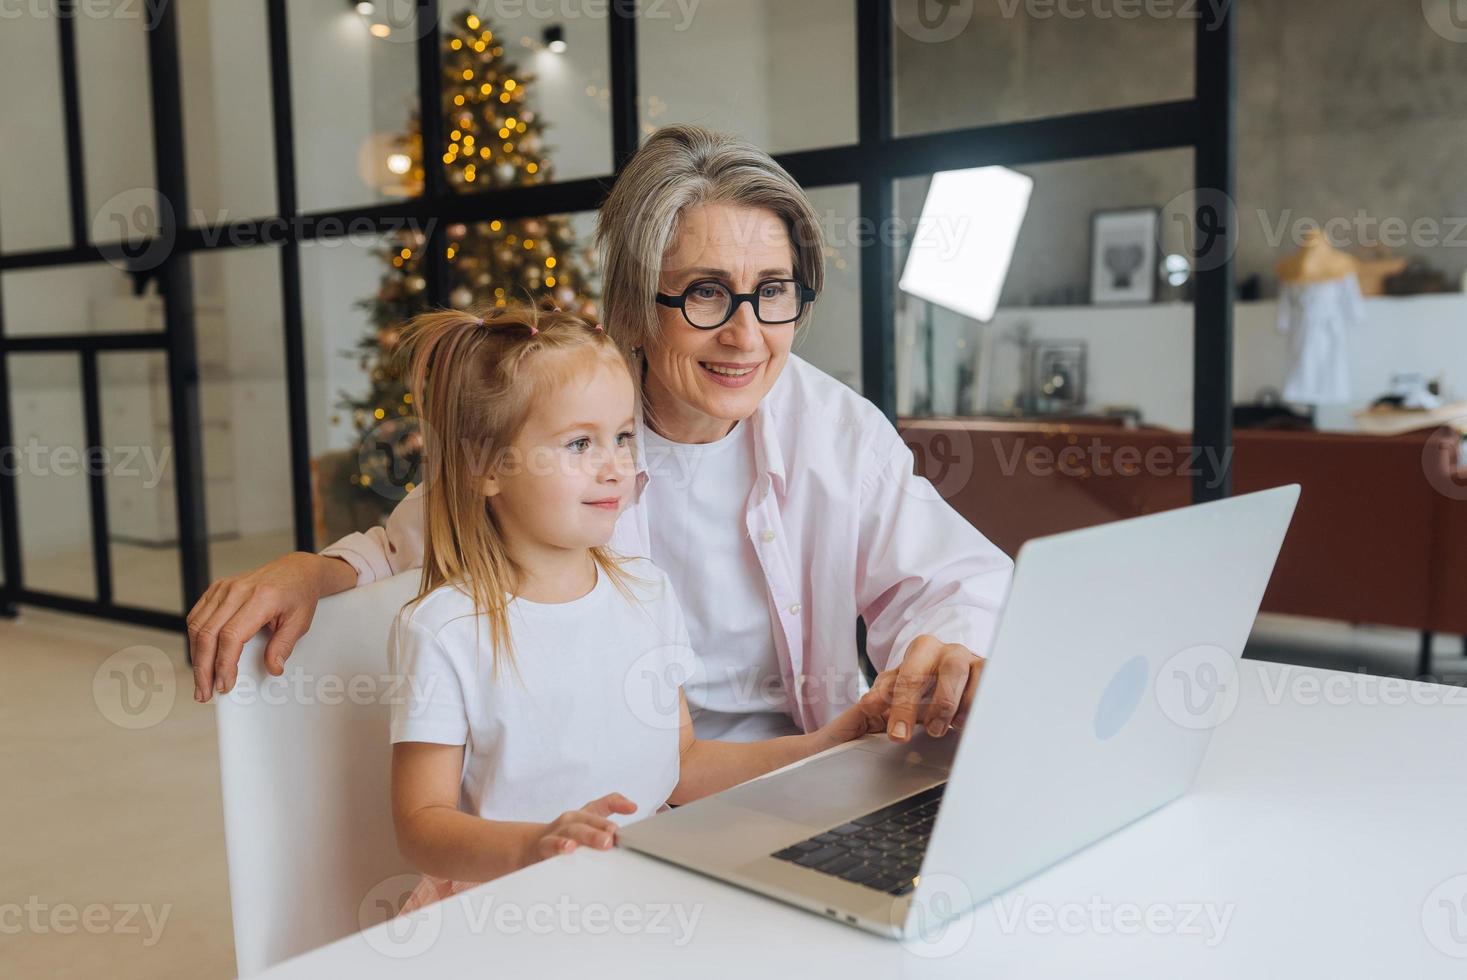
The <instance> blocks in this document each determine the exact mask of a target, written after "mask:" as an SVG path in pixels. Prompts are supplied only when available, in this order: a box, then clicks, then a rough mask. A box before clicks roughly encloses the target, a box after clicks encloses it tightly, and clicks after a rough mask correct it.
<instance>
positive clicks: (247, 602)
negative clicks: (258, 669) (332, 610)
mask: <svg viewBox="0 0 1467 980" xmlns="http://www.w3.org/2000/svg"><path fill="white" fill-rule="evenodd" d="M355 584H356V572H355V570H353V569H352V567H351V566H350V565H348V564H347V563H346V562H345V561H343V560H342V559H340V558H327V557H324V556H322V555H314V554H310V553H308V552H304V551H298V552H294V553H292V554H289V555H286V556H285V557H283V558H277V559H275V560H274V561H272V562H270V563H269V564H267V565H262V566H260V567H259V568H257V569H255V570H254V571H252V572H247V573H245V574H244V575H234V576H231V577H229V578H222V579H220V580H219V581H217V582H215V583H214V584H213V585H211V586H209V588H208V591H206V592H205V593H204V594H203V596H202V597H200V599H199V601H198V602H197V603H195V604H194V607H193V609H191V610H189V614H188V645H189V652H190V654H191V656H192V658H193V662H194V700H195V701H199V702H207V701H208V700H209V699H210V698H211V697H213V696H214V692H215V691H218V692H219V693H221V694H227V693H229V691H230V690H231V689H233V687H234V682H235V678H236V677H238V675H239V655H240V651H241V650H243V648H244V645H245V644H246V643H248V642H249V640H250V637H252V636H254V635H255V634H256V633H258V632H259V631H260V629H261V628H262V627H265V626H269V627H270V628H271V629H272V630H273V631H274V635H273V636H271V637H270V642H269V643H268V644H267V645H266V647H265V669H266V670H268V671H269V672H270V673H272V674H274V675H276V676H279V675H280V674H282V673H284V672H285V660H286V658H287V657H289V656H290V651H291V650H292V649H294V647H295V644H296V641H297V640H299V639H300V638H301V637H302V636H304V635H305V633H306V630H308V629H310V628H311V619H312V617H314V616H315V615H316V603H317V602H319V601H320V599H321V596H323V595H331V594H332V593H335V592H342V591H344V590H346V589H349V588H351V587H352V586H353V585H355Z"/></svg>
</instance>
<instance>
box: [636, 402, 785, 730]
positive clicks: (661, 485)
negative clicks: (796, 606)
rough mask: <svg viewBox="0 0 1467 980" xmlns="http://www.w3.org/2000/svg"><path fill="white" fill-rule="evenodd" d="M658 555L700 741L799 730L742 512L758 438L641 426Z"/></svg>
mask: <svg viewBox="0 0 1467 980" xmlns="http://www.w3.org/2000/svg"><path fill="white" fill-rule="evenodd" d="M643 431H644V434H645V442H644V445H643V450H644V452H645V455H646V459H647V470H648V474H649V477H650V479H649V481H648V483H647V490H646V494H647V515H648V525H649V530H650V532H651V544H652V556H651V557H652V560H653V561H655V562H656V563H657V564H658V566H660V567H661V568H664V569H666V570H667V573H668V575H669V576H671V578H672V580H673V581H674V582H677V583H678V598H679V599H680V600H681V601H682V609H683V615H684V616H686V617H687V624H688V635H689V637H690V638H691V640H692V644H693V651H694V652H695V653H696V654H697V667H696V669H695V671H694V675H693V677H692V679H690V680H689V681H688V684H687V688H686V694H687V696H688V708H689V710H690V711H691V712H692V715H693V728H694V730H695V731H696V732H697V734H698V737H699V738H704V739H721V740H726V741H732V742H754V741H759V740H761V739H766V738H775V737H777V736H780V735H796V734H799V732H800V728H799V726H797V725H796V724H795V722H794V719H793V718H792V717H791V716H790V712H789V707H788V705H789V698H788V693H787V692H786V690H785V686H784V678H783V675H781V673H780V670H779V660H778V655H777V653H776V652H775V648H774V627H773V621H772V620H771V618H770V611H769V594H768V588H767V586H766V585H765V581H764V572H763V570H762V569H761V568H760V567H759V556H758V555H757V554H756V553H755V551H754V542H753V541H752V540H750V538H749V532H748V528H747V527H746V526H745V522H744V512H745V509H746V506H745V505H746V504H747V503H748V499H749V494H750V493H751V492H752V491H753V489H754V437H753V429H752V428H751V427H750V426H749V425H748V424H747V423H746V422H739V423H737V424H736V425H735V426H734V427H733V430H732V431H731V432H729V434H728V435H726V436H724V437H723V438H722V439H720V440H718V441H717V442H710V443H706V444H703V445H687V444H684V443H678V442H670V441H668V440H667V439H664V438H663V437H662V436H659V435H658V434H657V433H655V432H653V431H652V430H651V428H645V429H644V430H643Z"/></svg>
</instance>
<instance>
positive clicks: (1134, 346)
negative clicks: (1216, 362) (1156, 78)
mask: <svg viewBox="0 0 1467 980" xmlns="http://www.w3.org/2000/svg"><path fill="white" fill-rule="evenodd" d="M1014 169H1016V170H1018V171H1020V172H1021V173H1024V174H1027V175H1028V176H1030V177H1031V178H1032V179H1033V181H1034V184H1033V190H1032V193H1031V197H1030V201H1029V208H1028V212H1027V215H1026V216H1025V218H1024V222H1023V224H1022V226H1021V228H1020V231H1019V236H1018V241H1017V244H1016V246H1015V251H1014V257H1013V260H1012V262H1011V264H1010V267H1009V271H1008V275H1007V278H1006V279H1005V282H1004V286H1003V290H1002V292H1001V294H1000V302H999V308H998V312H997V313H996V315H995V316H994V318H993V320H992V321H991V322H990V323H988V324H980V323H979V322H978V321H976V320H973V319H970V318H968V317H966V316H963V315H961V314H959V313H956V312H953V311H951V310H948V309H944V308H942V307H940V306H937V305H936V304H931V303H928V302H926V301H925V300H921V299H918V298H917V297H914V296H908V295H905V294H903V293H901V292H900V291H898V298H897V310H898V316H897V325H896V329H897V355H898V356H897V398H898V412H899V413H900V414H902V415H1004V416H1010V415H1021V416H1025V417H1032V416H1064V417H1069V416H1077V415H1078V416H1112V415H1118V414H1120V413H1122V412H1125V413H1130V415H1131V417H1132V418H1138V420H1139V421H1140V422H1141V423H1142V424H1150V425H1162V426H1166V427H1168V428H1174V429H1182V430H1186V429H1190V428H1191V425H1192V307H1191V303H1190V297H1191V292H1190V290H1191V287H1190V281H1186V282H1183V283H1181V284H1179V285H1171V284H1170V283H1168V282H1167V281H1166V280H1165V279H1164V278H1163V277H1162V276H1161V275H1160V266H1161V263H1162V261H1163V259H1164V257H1165V256H1167V255H1173V254H1178V253H1181V252H1183V236H1182V229H1181V227H1180V225H1179V224H1178V223H1177V222H1176V221H1172V220H1163V217H1162V216H1163V215H1165V214H1172V213H1173V212H1175V210H1176V206H1175V205H1172V206H1171V207H1168V205H1169V203H1170V202H1173V201H1175V200H1177V199H1179V198H1183V197H1184V195H1186V194H1187V192H1188V190H1189V187H1190V184H1191V182H1192V152H1191V151H1190V150H1173V151H1165V152H1156V153H1143V154H1131V155H1123V156H1115V157H1100V158H1094V159H1085V160H1073V161H1066V162H1063V163H1052V164H1041V165H1035V166H1024V167H1016V168H1014ZM930 183H931V181H930V179H929V178H925V177H924V178H912V179H909V180H902V181H898V182H897V185H896V201H897V210H898V214H897V219H898V220H897V229H898V231H899V232H900V233H901V234H902V235H903V236H905V238H906V240H905V241H903V242H901V243H900V244H901V247H900V248H899V251H898V259H897V271H898V275H900V274H901V271H902V269H903V268H904V266H905V263H906V260H907V256H908V253H909V251H910V250H911V249H912V248H913V247H915V246H914V245H913V244H912V236H913V235H914V234H915V233H916V232H917V231H918V229H919V224H918V220H919V218H920V217H921V216H922V214H923V205H924V203H925V201H926V196H927V191H928V186H929V184H930ZM982 220H983V216H982V215H972V214H966V215H964V214H952V215H937V216H933V218H932V219H929V222H930V223H929V224H928V225H926V226H925V230H924V231H923V232H922V233H923V235H924V238H923V240H922V244H923V247H930V248H943V247H946V246H949V245H952V244H953V242H952V241H950V240H948V236H954V235H963V234H969V233H971V230H972V229H973V228H975V227H979V226H980V224H981V222H982ZM1138 228H1140V229H1142V230H1140V231H1138V230H1137V229H1138ZM1122 259H1124V260H1125V261H1121V260H1122ZM1117 263H1118V264H1117ZM1096 270H1098V271H1096ZM1122 283H1125V284H1129V286H1128V287H1127V289H1122V288H1121V284H1122ZM1128 290H1129V291H1128ZM1081 346H1083V348H1084V353H1083V355H1081V354H1079V353H1078V351H1079V349H1080V347H1081ZM1067 351H1068V352H1067ZM1046 364H1048V365H1049V366H1050V367H1052V368H1055V369H1056V370H1053V371H1050V373H1049V374H1047V375H1045V374H1044V373H1043V370H1042V369H1043V368H1044V366H1045V365H1046ZM1056 374H1058V375H1060V376H1061V377H1062V378H1063V379H1064V383H1063V384H1062V385H1061V387H1065V386H1066V385H1067V386H1068V387H1067V388H1066V390H1067V391H1068V392H1070V393H1071V395H1070V396H1066V395H1065V394H1064V393H1063V392H1061V391H1058V390H1048V391H1047V390H1046V385H1050V384H1052V383H1053V381H1054V376H1055V375H1056ZM1072 398H1078V400H1072Z"/></svg>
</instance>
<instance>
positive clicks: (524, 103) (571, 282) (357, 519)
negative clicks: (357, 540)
mask: <svg viewBox="0 0 1467 980" xmlns="http://www.w3.org/2000/svg"><path fill="white" fill-rule="evenodd" d="M533 83H534V77H533V76H531V75H526V74H524V73H523V72H521V71H520V70H519V68H518V66H517V65H515V64H514V63H513V62H512V61H510V60H509V59H508V58H507V57H506V55H505V49H504V39H503V38H502V37H500V35H499V34H498V33H497V32H495V31H493V30H492V29H491V28H490V27H489V25H488V24H486V23H484V22H483V21H482V20H481V19H480V18H479V17H478V16H476V15H475V14H473V13H470V12H464V13H461V14H459V15H458V16H457V17H455V18H454V19H453V22H452V25H451V26H449V27H445V29H444V37H443V129H444V137H445V139H446V141H447V145H446V146H445V147H444V148H443V149H442V150H441V151H440V152H439V153H438V154H437V158H438V160H435V162H438V161H441V163H442V165H443V166H444V167H445V169H446V172H447V179H448V185H449V187H451V188H453V189H454V190H456V191H459V192H465V193H468V192H473V191H476V190H481V189H488V188H498V187H523V186H528V185H532V184H538V183H543V182H546V181H549V180H552V179H553V177H554V168H553V166H552V165H551V162H550V160H549V159H548V158H547V156H546V148H545V147H544V145H543V142H542V138H543V133H544V129H545V124H544V122H543V121H542V120H541V119H540V116H539V114H538V113H537V112H536V111H535V110H534V109H533V108H532V107H531V106H530V104H529V99H528V90H529V88H530V87H531V85H532V84H533ZM420 133H421V127H420V125H419V123H418V120H417V118H416V116H414V117H413V119H412V120H411V121H410V124H409V131H408V132H407V133H404V134H402V135H401V136H400V137H398V138H397V139H395V140H394V141H393V143H392V146H391V149H390V152H389V154H388V160H387V168H388V171H389V172H391V173H393V174H395V175H397V176H398V177H400V182H399V183H398V184H397V185H396V186H395V187H394V188H393V190H394V191H395V192H397V193H400V194H402V195H405V196H410V195H413V194H417V193H420V192H421V190H422V186H423V167H424V159H423V157H424V150H423V145H422V138H421V135H420ZM426 244H427V238H426V236H425V235H424V234H423V233H422V232H421V231H403V232H400V233H398V234H395V235H394V236H393V237H392V238H391V239H389V240H388V241H387V243H385V244H384V246H383V247H381V248H379V249H377V250H375V251H374V253H373V254H375V255H377V256H378V257H379V258H380V259H381V260H382V262H383V265H384V266H385V268H384V271H383V274H382V279H381V282H380V284H379V287H378V290H377V294H376V295H375V296H372V297H370V298H368V299H364V300H362V301H361V302H360V303H358V304H357V305H358V307H359V308H361V309H362V310H364V311H365V312H366V314H367V318H368V320H369V322H370V323H371V329H370V330H369V331H368V332H367V333H366V335H365V336H364V337H363V338H362V340H361V341H360V343H359V344H358V345H357V347H356V349H355V350H352V351H348V352H346V353H347V354H348V356H351V357H354V358H356V359H357V360H358V362H359V363H360V365H361V368H362V371H363V372H364V373H365V374H366V375H367V376H368V378H369V380H370V387H369V390H368V391H367V393H366V394H365V395H364V396H362V397H359V398H358V397H353V396H351V395H350V394H348V393H346V392H342V393H341V401H339V402H338V403H337V404H338V407H339V408H341V409H343V410H348V411H350V412H351V418H352V423H353V425H354V427H355V428H356V430H357V434H358V436H359V440H358V443H359V445H360V447H361V448H360V451H359V452H354V453H353V454H352V456H353V457H354V458H353V459H352V460H350V461H343V463H342V464H341V465H339V466H337V467H333V468H332V470H333V471H332V473H331V474H330V477H329V478H326V474H322V473H319V472H318V482H319V483H320V484H321V486H322V491H323V496H324V497H325V498H326V499H324V500H323V502H322V503H323V511H324V512H325V513H326V514H328V515H331V516H333V517H334V518H335V523H336V525H337V526H335V527H329V528H326V529H325V530H327V532H328V533H329V534H332V535H334V533H335V532H340V531H343V530H348V529H360V528H361V527H364V526H370V525H371V524H374V523H377V522H378V521H379V520H381V518H382V517H383V516H384V515H385V514H386V513H387V512H389V511H390V510H391V509H392V507H393V506H394V505H395V504H396V503H397V501H398V500H400V499H401V498H402V497H403V496H405V495H406V494H407V493H409V492H410V491H411V490H412V487H413V483H414V481H415V480H416V478H417V463H418V458H419V455H420V450H421V445H422V440H421V438H420V436H419V434H418V432H417V428H416V424H415V420H414V418H413V416H412V413H411V408H412V402H411V397H412V396H411V393H410V392H409V391H408V390H407V386H406V383H405V380H404V377H403V374H404V370H405V368H406V365H403V364H400V363H398V359H397V358H396V356H395V355H396V347H397V339H398V328H399V326H400V325H401V324H402V322H403V321H404V320H406V319H408V318H409V317H411V316H413V315H414V314H416V313H419V312H421V311H423V310H424V309H426V308H427V305H428V303H427V296H426V289H427V281H426V278H425V276H424V267H423V261H424V257H425V256H424V250H425V247H426ZM445 257H446V259H447V269H448V278H449V290H450V291H449V297H448V298H449V303H450V304H451V305H452V306H454V307H456V308H459V309H462V308H464V307H467V306H470V305H471V304H477V303H493V304H494V305H497V306H504V305H506V304H507V303H510V302H515V301H532V302H533V301H538V300H540V299H542V298H543V297H547V296H549V297H552V298H553V299H554V300H555V302H556V303H557V304H558V305H559V306H560V307H561V308H562V309H572V310H580V311H582V312H584V313H587V314H589V315H592V316H594V315H595V312H596V298H597V297H596V293H595V291H594V288H593V284H592V282H591V281H590V278H589V275H588V270H589V269H590V268H591V267H592V256H591V254H590V249H589V248H587V247H583V246H580V245H579V244H578V243H577V241H576V236H575V233H574V231H573V230H572V228H571V225H570V222H569V221H568V220H567V219H566V218H564V217H558V216H556V217H545V218H520V219H511V220H503V221H500V220H491V221H482V222H474V223H460V224H452V225H449V226H448V228H447V245H446V253H445ZM342 475H344V476H345V479H341V476H342ZM343 521H344V522H345V523H344V524H343ZM326 523H328V524H330V523H332V521H329V520H328V521H326Z"/></svg>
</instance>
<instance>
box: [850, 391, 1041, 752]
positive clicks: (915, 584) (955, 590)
mask: <svg viewBox="0 0 1467 980" xmlns="http://www.w3.org/2000/svg"><path fill="white" fill-rule="evenodd" d="M873 426H875V427H879V432H878V439H877V444H878V446H879V447H880V448H879V449H878V450H877V453H876V457H875V458H874V462H873V465H871V466H870V467H869V468H868V470H867V472H866V473H865V474H864V475H863V477H862V482H861V491H860V496H859V503H858V506H859V507H860V514H859V515H858V517H859V527H860V531H859V533H860V544H859V553H860V564H859V566H858V568H857V573H856V604H857V608H858V609H859V610H860V612H861V616H862V618H863V619H864V620H865V622H866V639H867V649H868V651H869V653H870V657H871V662H872V663H873V664H874V665H875V666H876V668H877V669H878V670H880V671H881V672H882V673H881V675H880V676H879V677H878V678H877V681H876V683H875V685H873V687H872V690H871V692H870V694H869V695H868V698H871V699H872V700H874V701H876V702H877V703H882V704H886V705H889V707H890V716H889V719H888V728H887V731H888V732H889V733H890V734H891V736H892V737H893V738H895V739H898V740H904V739H906V738H909V737H911V735H912V733H913V732H914V731H915V730H916V727H917V726H918V725H925V726H926V728H927V731H928V734H930V735H934V736H937V735H943V734H946V732H947V731H948V729H949V727H951V726H953V725H954V724H958V725H961V723H962V721H963V719H964V716H965V715H966V712H967V709H968V706H969V705H970V704H971V703H972V700H973V695H974V693H975V692H976V690H977V685H978V678H979V675H980V673H981V672H982V665H983V661H982V655H983V654H986V653H987V652H988V648H989V645H990V644H991V642H992V639H993V633H994V630H995V628H996V626H997V624H998V614H999V611H1000V609H1001V608H1002V606H1003V603H1004V601H1005V599H1006V598H1007V596H1008V588H1009V583H1010V581H1011V580H1012V578H1013V569H1014V562H1013V560H1012V559H1011V558H1009V556H1008V555H1006V554H1004V553H1003V551H1002V550H1000V549H999V548H998V547H997V546H995V545H994V544H993V542H991V541H989V540H988V538H986V537H984V535H983V534H982V533H981V532H979V531H978V529H977V528H975V527H973V525H972V524H970V523H968V521H967V520H966V519H965V518H964V517H963V516H962V515H961V514H959V513H958V512H957V511H955V510H953V508H952V507H951V506H950V505H949V504H948V503H947V501H945V500H943V499H942V497H941V495H939V494H938V492H937V490H936V489H935V488H934V487H933V486H932V484H931V483H929V482H928V481H927V480H926V479H925V478H924V477H920V476H917V475H915V474H914V472H913V469H914V460H913V456H912V451H911V449H909V448H908V447H907V445H906V443H905V442H903V441H902V438H901V435H900V434H899V433H898V432H897V431H896V428H895V427H894V426H892V424H891V423H890V422H889V421H887V420H886V419H885V418H884V417H878V418H877V419H876V420H875V421H874V422H873Z"/></svg>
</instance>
